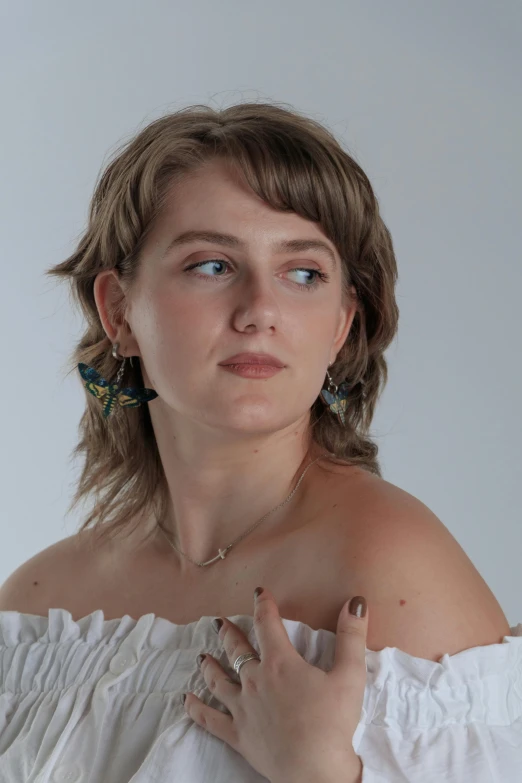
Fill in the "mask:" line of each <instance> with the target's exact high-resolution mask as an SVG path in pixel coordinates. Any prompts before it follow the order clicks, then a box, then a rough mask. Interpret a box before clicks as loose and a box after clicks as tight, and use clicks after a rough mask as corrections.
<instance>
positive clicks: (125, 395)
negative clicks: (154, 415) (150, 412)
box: [78, 343, 158, 419]
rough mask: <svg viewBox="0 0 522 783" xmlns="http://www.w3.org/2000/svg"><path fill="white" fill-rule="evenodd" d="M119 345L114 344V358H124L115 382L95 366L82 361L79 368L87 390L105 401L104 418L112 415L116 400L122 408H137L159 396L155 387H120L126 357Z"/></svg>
mask: <svg viewBox="0 0 522 783" xmlns="http://www.w3.org/2000/svg"><path fill="white" fill-rule="evenodd" d="M119 346H120V344H119V343H114V345H113V346H112V355H113V356H114V358H115V359H118V360H119V361H121V360H122V359H123V363H122V365H121V367H120V369H119V370H118V374H117V376H116V379H115V381H114V382H110V381H106V380H105V378H102V376H101V375H100V373H99V372H97V371H96V370H95V369H94V367H89V366H88V365H87V364H83V363H82V362H80V364H79V365H78V370H79V371H80V375H81V376H82V378H83V380H84V381H85V384H84V386H85V388H86V389H87V391H89V392H90V393H91V394H92V395H94V396H95V397H97V398H98V399H99V400H101V401H102V402H103V418H104V419H106V418H107V417H108V416H110V414H111V413H112V411H113V410H114V406H115V405H116V402H118V403H119V404H120V405H121V407H122V408H137V407H138V405H141V404H142V403H143V402H149V401H150V400H154V399H155V398H156V397H157V396H158V394H157V392H155V391H154V389H145V388H142V389H137V388H134V387H132V386H127V387H125V388H124V389H122V388H120V383H121V379H122V377H123V371H124V368H125V361H126V357H125V356H120V354H119V353H118V348H119ZM130 365H131V367H132V366H133V365H132V358H131V359H130Z"/></svg>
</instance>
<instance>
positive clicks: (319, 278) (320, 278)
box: [185, 258, 330, 290]
mask: <svg viewBox="0 0 522 783" xmlns="http://www.w3.org/2000/svg"><path fill="white" fill-rule="evenodd" d="M208 264H222V265H223V266H227V267H228V266H230V264H229V263H228V261H224V260H223V259H222V258H212V259H209V260H208V261H198V262H197V263H195V264H190V266H187V267H186V268H185V272H189V271H190V270H192V269H196V268H200V267H204V266H207V265H208ZM290 271H291V272H309V273H310V272H311V273H312V275H314V278H313V280H312V282H311V283H309V284H306V283H296V284H295V285H297V286H298V287H299V288H303V289H308V290H310V289H314V288H317V287H318V286H319V285H321V283H327V282H328V281H329V279H330V275H328V274H327V273H326V272H321V271H320V270H319V269H309V268H306V267H296V268H295V269H291V270H290ZM195 276H196V277H201V278H204V277H206V278H210V279H212V278H216V277H223V275H207V274H198V273H195Z"/></svg>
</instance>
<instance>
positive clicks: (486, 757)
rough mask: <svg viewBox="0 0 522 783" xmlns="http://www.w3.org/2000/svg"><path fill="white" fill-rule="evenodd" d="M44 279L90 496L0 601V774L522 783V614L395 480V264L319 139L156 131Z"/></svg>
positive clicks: (338, 154) (272, 127)
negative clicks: (391, 353)
mask: <svg viewBox="0 0 522 783" xmlns="http://www.w3.org/2000/svg"><path fill="white" fill-rule="evenodd" d="M49 273H50V274H53V275H58V276H59V277H62V278H67V279H68V280H69V281H70V284H71V289H72V292H73V294H74V295H75V297H76V300H77V301H78V302H79V304H80V306H81V308H82V311H83V314H84V315H85V318H86V321H87V328H86V330H85V333H84V334H83V336H82V338H81V340H80V341H79V344H78V345H77V347H76V349H75V351H74V355H73V367H74V368H76V366H78V370H79V377H80V379H81V381H82V383H83V384H84V386H85V395H86V410H85V413H84V415H83V417H82V420H81V425H80V429H81V438H80V441H79V443H78V446H77V447H76V449H75V454H83V455H84V456H85V463H84V467H83V471H82V474H81V477H80V480H79V483H78V487H77V491H76V493H75V496H74V498H73V502H72V504H71V508H73V507H74V506H75V505H76V504H77V503H79V501H80V500H83V499H85V498H87V497H88V496H89V495H91V494H93V493H94V499H95V503H94V507H93V510H92V511H91V513H90V514H89V515H88V517H87V518H86V519H85V521H84V523H83V524H82V526H81V528H80V530H79V531H78V533H77V534H75V535H73V536H71V537H68V538H66V539H64V540H62V541H59V542H58V543H57V544H54V545H53V546H51V547H49V548H48V549H46V550H44V551H43V552H40V553H39V554H37V555H36V556H35V557H33V558H31V559H30V560H29V561H27V562H26V563H24V564H23V565H22V566H20V568H18V569H17V570H16V571H15V572H14V574H12V575H11V577H10V578H9V579H8V580H7V581H6V583H5V584H4V585H3V587H2V590H1V591H0V610H1V612H0V653H1V655H2V656H3V658H2V667H1V669H0V671H2V676H3V689H4V691H5V693H4V695H3V697H2V700H0V709H1V710H2V712H1V713H0V714H1V722H0V726H1V727H3V728H1V729H0V765H1V768H2V770H3V771H2V774H3V775H4V777H3V778H2V780H4V779H5V780H24V781H25V780H38V781H39V783H44V781H45V783H47V781H50V780H67V781H69V780H81V781H87V780H89V781H105V780H106V781H110V782H111V783H120V782H123V781H130V780H132V781H133V783H142V781H152V780H154V781H156V780H157V781H159V780H161V781H164V780H183V781H207V780H208V781H210V780H212V781H216V783H220V781H231V780H248V781H257V780H264V779H269V780H271V781H272V783H274V781H278V780H285V781H287V783H288V781H291V780H292V779H295V780H300V781H304V780H308V779H309V780H314V781H319V780H324V781H325V782H326V781H330V780H339V779H342V780H343V781H355V780H360V779H361V773H362V780H363V781H368V782H369V783H370V782H373V781H377V780H386V781H394V780H400V781H404V780H408V781H409V780H419V779H421V776H422V779H423V780H424V781H432V780H433V781H440V780H443V779H445V780H453V781H457V780H473V781H474V783H481V781H486V780H487V781H490V780H491V779H492V775H494V774H495V773H496V774H497V775H498V778H496V779H502V780H503V781H507V780H515V779H517V778H516V776H515V769H517V770H518V768H519V767H520V763H521V762H522V750H521V749H520V743H519V741H518V733H517V729H518V731H520V728H521V727H522V722H521V721H522V718H521V715H522V697H521V693H522V690H521V688H520V684H521V677H522V674H521V659H522V645H521V641H522V640H521V639H520V638H514V636H515V634H519V633H520V632H521V631H522V626H520V625H519V626H518V628H517V629H511V628H510V626H509V624H508V622H507V620H506V617H505V616H504V614H503V612H502V610H501V608H500V606H499V604H498V602H497V601H496V599H495V597H494V596H493V594H492V593H491V591H490V590H489V588H488V586H487V585H486V584H485V582H484V580H483V579H482V578H481V576H480V575H479V574H478V572H477V571H476V569H475V568H474V566H473V565H472V563H471V561H470V560H469V558H468V557H467V556H466V554H465V553H464V552H463V550H462V549H461V548H460V546H459V545H458V544H457V542H456V541H455V539H454V538H453V536H451V534H450V533H449V531H448V530H447V529H446V528H445V526H444V525H443V523H442V522H441V521H440V520H439V519H438V518H437V517H436V516H435V515H434V514H433V513H432V512H431V511H430V510H429V509H428V508H427V507H426V506H425V505H424V504H423V503H422V502H421V501H420V500H418V499H416V498H414V497H413V496H411V495H410V494H408V493H407V492H405V491H404V490H402V489H400V488H398V487H396V486H394V485H392V484H390V483H389V482H387V481H386V480H385V479H384V478H383V477H382V474H381V469H380V465H379V461H378V458H377V451H378V449H377V446H376V445H375V444H374V443H373V441H372V440H371V438H370V437H369V434H368V433H369V429H370V425H371V422H372V417H373V413H374V409H375V406H376V403H377V400H378V398H379V395H380V393H381V391H382V389H383V387H384V385H385V382H386V378H387V363H386V360H385V358H384V352H385V350H386V348H387V347H388V346H389V345H390V343H391V341H392V340H393V338H394V336H395V334H396V331H397V324H398V308H397V304H396V300H395V293H394V289H395V284H396V281H397V266H396V259H395V256H394V251H393V245H392V240H391V237H390V234H389V232H388V229H387V228H386V226H385V224H384V223H383V221H382V218H381V217H380V214H379V208H378V204H377V201H376V198H375V195H374V193H373V191H372V187H371V185H370V183H369V181H368V178H367V177H366V175H365V174H364V172H363V171H362V170H361V168H360V167H359V166H358V165H357V163H356V162H355V161H354V160H353V159H352V158H351V157H350V156H349V155H348V154H347V153H346V152H345V151H344V150H343V149H342V148H341V147H340V145H339V144H338V142H337V141H336V140H335V138H334V137H333V136H332V135H331V134H330V133H329V131H328V130H327V129H325V128H324V127H322V126H321V125H319V124H318V123H316V122H315V121H313V120H311V119H309V118H306V117H304V116H302V115H301V114H299V113H298V112H296V111H292V110H290V109H288V108H286V107H284V106H277V105H268V104H241V105H236V106H232V107H230V108H227V109H224V110H222V111H214V110H213V109H211V108H209V107H205V106H195V107H188V108H186V109H184V110H182V111H179V112H177V113H174V114H170V115H167V116H165V117H162V118H160V119H158V120H156V121H154V122H152V123H151V124H150V125H148V126H147V127H146V128H144V129H143V130H142V131H141V132H139V133H138V134H137V135H136V137H135V138H134V139H132V140H131V141H130V142H129V143H128V144H126V145H125V146H124V148H123V149H121V150H119V151H118V153H117V154H116V155H115V157H114V159H113V160H112V162H110V164H109V165H108V166H107V168H106V170H105V171H104V173H103V176H102V177H101V179H100V181H99V182H98V184H97V187H96V190H95V193H94V196H93V200H92V203H91V209H90V214H89V223H88V227H87V230H86V232H85V234H84V236H83V237H82V238H81V240H80V242H79V244H78V247H77V249H76V251H75V252H74V253H73V254H72V255H71V256H70V258H68V259H67V260H66V261H65V262H63V263H61V264H59V265H57V266H56V267H54V268H52V269H51V270H49ZM131 357H132V359H131ZM128 359H130V361H127V360H128ZM325 376H326V377H325ZM258 586H262V587H263V588H264V591H263V594H262V595H261V596H260V598H259V599H258V601H259V604H258V605H257V606H256V609H255V612H254V604H253V593H254V590H255V588H256V587H258ZM358 597H363V598H364V599H365V601H363V603H366V604H367V606H368V612H367V613H366V614H364V611H363V612H361V610H359V612H358V614H357V610H356V615H355V617H353V618H351V616H350V615H348V613H346V612H343V611H342V610H343V609H344V608H345V607H346V606H347V604H348V603H350V604H352V600H351V599H352V598H353V599H354V600H353V604H357V603H358V601H357V600H356V599H357V598H358ZM214 618H216V619H220V620H221V621H222V623H221V625H222V629H221V630H220V631H219V636H216V634H215V630H214V627H213V625H212V620H213V619H214ZM254 618H255V619H254ZM350 618H351V619H350ZM358 623H359V625H358ZM283 631H284V633H283ZM512 631H513V635H511V634H512ZM336 633H337V638H336ZM365 645H367V647H366V649H365ZM263 650H264V651H270V652H269V654H267V655H266V660H265V667H263V659H264V656H263ZM334 652H335V664H334V663H333V658H334ZM198 653H200V654H203V655H205V654H206V659H205V661H204V662H203V667H202V669H201V670H200V669H199V668H198V663H197V662H196V656H197V655H198ZM260 653H261V654H260ZM243 655H245V656H246V658H243V657H242V656H243ZM276 655H277V656H278V657H277V658H276ZM364 661H366V668H367V672H366V671H365V667H364ZM274 662H275V663H274ZM269 664H270V665H271V666H272V668H271V671H272V674H273V676H274V679H272V680H271V681H270V682H271V683H272V685H271V686H269V685H268V680H266V679H263V677H266V676H267V675H266V672H267V671H269ZM272 664H273V665H272ZM336 667H337V668H338V671H336ZM239 672H240V674H239ZM274 672H275V674H274ZM296 672H297V673H298V676H297V675H296V674H295V673H296ZM325 672H328V674H329V675H334V674H335V676H336V677H337V680H335V679H334V677H333V676H332V677H330V679H328V680H326V679H325V677H324V673H325ZM276 675H277V676H276ZM277 678H279V679H277ZM327 682H328V685H327V684H326V683H327ZM334 682H335V683H337V686H338V687H337V688H332V683H334ZM245 683H247V684H248V687H247V688H245V687H244V686H245ZM274 683H276V684H277V687H275V686H274ZM344 685H347V686H349V687H344ZM185 693H186V694H187V696H186V700H185V702H184V704H183V703H182V699H181V697H182V695H183V694H185ZM325 693H326V695H324V694H325ZM245 727H248V728H245ZM325 727H326V728H327V730H326V729H325ZM356 754H357V755H356ZM361 762H362V766H361ZM517 775H518V772H517ZM53 776H54V777H53Z"/></svg>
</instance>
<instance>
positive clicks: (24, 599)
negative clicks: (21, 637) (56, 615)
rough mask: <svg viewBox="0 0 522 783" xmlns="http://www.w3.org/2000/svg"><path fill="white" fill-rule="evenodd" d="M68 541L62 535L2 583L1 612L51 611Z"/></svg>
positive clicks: (41, 613)
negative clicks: (52, 599) (51, 602)
mask: <svg viewBox="0 0 522 783" xmlns="http://www.w3.org/2000/svg"><path fill="white" fill-rule="evenodd" d="M71 538H72V537H71ZM68 542H69V538H67V539H62V540H61V541H58V542H56V543H55V544H52V545H51V546H49V547H47V548H46V549H44V550H42V551H41V552H38V553H37V554H36V555H33V556H32V557H31V558H29V560H26V561H25V562H24V563H22V564H21V565H20V566H18V568H16V569H15V571H13V573H12V574H10V575H9V576H8V577H7V579H6V580H5V582H4V583H3V584H2V585H1V586H0V612H4V611H14V612H23V613H27V614H37V615H46V614H47V612H48V608H49V605H50V600H51V596H52V595H53V594H54V589H55V586H56V582H57V579H58V578H59V575H60V573H61V571H62V565H61V564H62V563H63V559H64V551H65V548H66V547H67V543H68Z"/></svg>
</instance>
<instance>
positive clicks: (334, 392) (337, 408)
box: [321, 370, 349, 427]
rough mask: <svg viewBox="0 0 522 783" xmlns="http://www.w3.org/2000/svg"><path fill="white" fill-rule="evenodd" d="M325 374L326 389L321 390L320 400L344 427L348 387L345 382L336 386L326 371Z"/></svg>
mask: <svg viewBox="0 0 522 783" xmlns="http://www.w3.org/2000/svg"><path fill="white" fill-rule="evenodd" d="M326 374H327V376H328V389H321V399H322V400H323V402H324V403H325V404H326V405H327V406H328V408H329V409H330V410H331V412H332V413H336V414H337V418H338V419H339V421H340V422H341V424H342V425H343V427H344V426H345V424H346V421H345V418H344V413H345V411H346V406H347V404H348V391H349V386H348V384H347V383H346V382H344V383H341V385H340V386H336V385H335V383H334V382H333V381H332V376H331V375H330V373H329V372H328V370H326Z"/></svg>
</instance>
